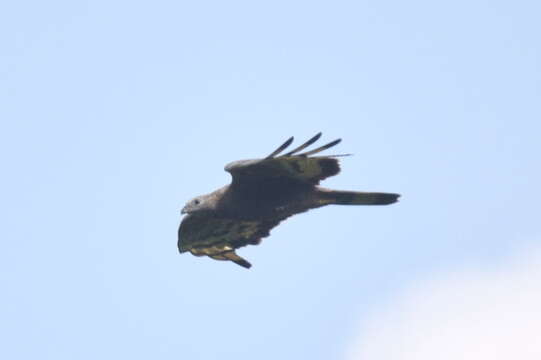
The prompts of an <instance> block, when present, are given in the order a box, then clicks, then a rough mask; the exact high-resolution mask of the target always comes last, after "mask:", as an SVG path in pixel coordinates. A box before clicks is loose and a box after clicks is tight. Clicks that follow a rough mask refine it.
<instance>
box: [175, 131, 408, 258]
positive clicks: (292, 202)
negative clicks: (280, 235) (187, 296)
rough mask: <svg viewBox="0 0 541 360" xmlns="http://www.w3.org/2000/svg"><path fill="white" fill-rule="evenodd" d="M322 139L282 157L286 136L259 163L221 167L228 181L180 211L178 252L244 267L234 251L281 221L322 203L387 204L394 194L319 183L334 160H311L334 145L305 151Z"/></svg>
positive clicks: (335, 167)
mask: <svg viewBox="0 0 541 360" xmlns="http://www.w3.org/2000/svg"><path fill="white" fill-rule="evenodd" d="M320 137H321V133H318V134H317V135H315V136H314V137H312V138H311V139H310V140H308V141H307V142H305V143H304V144H302V145H300V146H298V147H296V148H295V149H293V150H291V151H289V152H288V153H286V154H284V155H279V154H280V153H282V152H283V151H284V150H285V149H286V148H287V147H288V146H289V145H291V143H292V142H293V137H291V138H289V139H288V140H287V141H286V142H285V143H283V144H282V145H281V146H280V147H278V149H276V150H275V151H273V152H272V153H271V154H270V155H269V156H267V157H265V158H263V159H255V160H241V161H235V162H232V163H230V164H228V165H226V167H225V170H226V171H227V172H229V173H230V174H231V175H232V177H233V179H232V182H231V184H230V185H226V186H224V187H222V188H220V189H218V190H216V191H214V192H212V193H210V194H206V195H201V196H198V197H196V198H194V199H192V200H190V201H189V202H188V203H187V204H186V206H184V208H183V209H182V214H187V215H186V216H185V217H184V218H183V219H182V222H181V224H180V227H179V230H178V248H179V251H180V252H181V253H184V252H187V251H189V252H190V253H192V254H193V255H195V256H209V257H211V258H212V259H215V260H229V261H232V262H234V263H235V264H238V265H240V266H242V267H245V268H250V267H251V264H250V263H249V262H248V261H246V260H245V259H243V258H241V257H240V256H239V255H237V253H236V252H235V250H236V249H238V248H240V247H243V246H246V245H257V244H259V243H260V242H261V239H262V238H264V237H267V236H269V231H270V230H271V229H272V228H273V227H275V226H277V225H278V224H279V223H280V222H281V221H282V220H284V219H286V218H288V217H290V216H292V215H295V214H298V213H302V212H304V211H307V210H310V209H315V208H319V207H322V206H325V205H331V204H336V205H388V204H392V203H394V202H396V201H397V200H398V197H399V196H400V195H399V194H393V193H382V192H354V191H336V190H331V189H326V188H324V187H320V186H318V185H319V182H320V181H321V180H323V179H326V178H328V177H330V176H333V175H336V174H338V173H339V172H340V167H339V165H338V157H340V156H347V155H348V154H345V155H330V156H312V155H314V154H317V153H319V152H321V151H323V150H326V149H328V148H330V147H333V146H335V145H336V144H338V143H339V142H340V141H341V139H337V140H334V141H332V142H330V143H328V144H326V145H323V146H321V147H318V148H316V149H313V150H310V151H305V152H301V151H303V150H305V149H306V148H307V147H308V146H310V145H312V144H313V143H314V142H316V141H317V140H318V139H319V138H320Z"/></svg>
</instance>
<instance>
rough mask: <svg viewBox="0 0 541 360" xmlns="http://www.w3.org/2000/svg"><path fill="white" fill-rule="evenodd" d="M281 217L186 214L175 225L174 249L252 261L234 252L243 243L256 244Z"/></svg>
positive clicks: (219, 257)
mask: <svg viewBox="0 0 541 360" xmlns="http://www.w3.org/2000/svg"><path fill="white" fill-rule="evenodd" d="M281 220H283V219H275V220H250V221H248V220H237V219H228V218H220V217H215V216H213V215H211V214H190V215H187V216H185V217H184V219H182V222H181V223H180V227H179V229H178V249H179V251H180V252H181V253H183V252H186V251H189V252H191V253H192V254H193V255H195V256H204V255H206V256H209V257H211V258H213V259H215V260H230V261H233V262H234V263H235V264H238V265H240V266H242V267H245V268H247V269H248V268H250V267H251V266H252V265H251V264H250V263H249V262H248V261H246V260H245V259H243V258H241V257H240V256H238V255H237V254H236V253H235V250H236V249H238V248H240V247H243V246H246V245H257V244H259V243H260V242H261V239H262V238H264V237H266V236H269V232H270V230H271V229H272V228H273V227H275V226H276V225H278V224H279V223H280V221H281Z"/></svg>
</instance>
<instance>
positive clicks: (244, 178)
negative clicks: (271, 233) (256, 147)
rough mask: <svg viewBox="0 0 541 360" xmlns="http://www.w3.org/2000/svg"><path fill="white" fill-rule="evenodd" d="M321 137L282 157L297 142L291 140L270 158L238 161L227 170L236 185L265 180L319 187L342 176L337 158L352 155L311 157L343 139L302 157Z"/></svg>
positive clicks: (318, 135) (312, 139)
mask: <svg viewBox="0 0 541 360" xmlns="http://www.w3.org/2000/svg"><path fill="white" fill-rule="evenodd" d="M320 137H321V133H318V134H317V135H316V136H314V137H312V138H311V139H310V140H308V141H307V142H305V143H304V144H302V145H300V146H298V147H296V148H295V149H293V150H292V151H290V152H288V153H286V154H284V155H281V156H278V155H279V154H280V153H281V152H282V151H284V150H285V149H286V148H287V147H288V146H289V145H290V144H291V143H292V142H293V137H291V138H289V139H288V140H287V141H286V142H285V143H284V144H282V145H281V146H280V147H278V149H276V150H275V151H273V152H272V153H271V154H270V155H269V156H267V157H266V158H264V159H257V160H241V161H235V162H232V163H230V164H228V165H226V167H225V170H226V171H228V172H230V173H231V175H232V176H233V185H235V184H241V183H248V182H264V181H265V180H272V179H277V178H280V179H282V180H290V181H292V182H299V183H305V184H310V185H317V184H319V182H320V181H321V180H323V179H326V178H328V177H330V176H333V175H336V174H338V173H339V172H340V166H339V165H338V159H337V157H340V156H348V155H349V154H342V155H330V156H310V155H313V154H316V153H319V152H320V151H323V150H326V149H328V148H330V147H333V146H335V145H336V144H338V143H339V142H340V141H341V139H337V140H334V141H332V142H330V143H328V144H326V145H323V146H320V147H318V148H316V149H313V150H310V151H306V152H304V153H299V152H300V151H302V150H304V149H305V148H307V147H308V146H310V145H312V144H313V143H314V142H316V141H317V140H318V139H319V138H320Z"/></svg>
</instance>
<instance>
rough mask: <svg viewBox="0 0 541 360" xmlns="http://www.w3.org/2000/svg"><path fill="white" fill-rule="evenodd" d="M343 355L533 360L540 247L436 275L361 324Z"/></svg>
mask: <svg viewBox="0 0 541 360" xmlns="http://www.w3.org/2000/svg"><path fill="white" fill-rule="evenodd" d="M347 359H348V360H409V359H412V360H413V359H415V360H435V359H437V360H447V359H453V360H455V359H461V360H470V359H471V360H484V359H490V360H499V359H502V360H503V359H505V360H509V359H520V360H540V359H541V251H539V250H537V251H526V252H522V253H521V255H517V256H515V257H514V258H513V259H512V260H511V261H509V262H507V263H506V264H503V265H500V266H498V267H495V268H493V269H491V270H480V269H469V270H462V271H455V272H452V273H449V274H446V275H438V276H435V277H433V278H432V279H430V280H426V281H421V282H420V283H419V284H418V285H416V286H412V287H411V288H409V289H407V290H405V291H403V292H402V293H401V294H400V295H399V296H398V297H397V298H396V299H394V300H393V301H392V302H391V303H389V304H387V305H386V306H384V307H383V308H382V309H380V310H378V311H376V312H375V313H374V314H373V316H372V317H371V318H370V319H369V320H366V319H365V321H364V322H363V323H362V324H361V329H360V332H359V335H358V339H357V340H356V341H355V342H354V344H353V346H352V348H351V349H350V352H349V354H348V356H347Z"/></svg>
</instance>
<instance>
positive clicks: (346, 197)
mask: <svg viewBox="0 0 541 360" xmlns="http://www.w3.org/2000/svg"><path fill="white" fill-rule="evenodd" d="M318 194H319V200H320V203H321V205H328V204H335V205H389V204H393V203H395V202H397V201H398V198H399V197H400V195H399V194H393V193H382V192H358V191H337V190H328V189H320V191H319V192H318Z"/></svg>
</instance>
